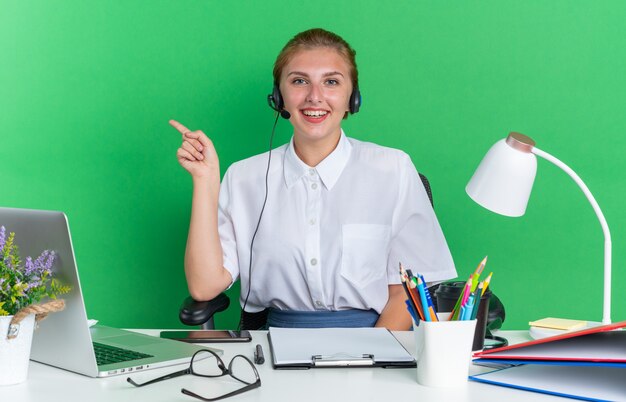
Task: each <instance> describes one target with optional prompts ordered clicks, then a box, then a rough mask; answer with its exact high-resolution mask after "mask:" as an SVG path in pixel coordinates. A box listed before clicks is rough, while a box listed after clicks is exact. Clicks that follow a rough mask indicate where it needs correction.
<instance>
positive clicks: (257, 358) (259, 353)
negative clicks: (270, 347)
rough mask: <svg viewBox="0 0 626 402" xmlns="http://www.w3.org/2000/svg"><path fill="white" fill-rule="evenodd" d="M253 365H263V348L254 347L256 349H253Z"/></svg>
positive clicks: (259, 346)
mask: <svg viewBox="0 0 626 402" xmlns="http://www.w3.org/2000/svg"><path fill="white" fill-rule="evenodd" d="M254 363H256V364H263V363H265V355H264V354H263V347H262V346H261V345H256V348H255V349H254Z"/></svg>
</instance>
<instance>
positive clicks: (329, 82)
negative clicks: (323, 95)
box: [326, 79, 339, 85]
mask: <svg viewBox="0 0 626 402" xmlns="http://www.w3.org/2000/svg"><path fill="white" fill-rule="evenodd" d="M326 83H327V84H328V85H339V81H337V80H333V79H330V80H326Z"/></svg>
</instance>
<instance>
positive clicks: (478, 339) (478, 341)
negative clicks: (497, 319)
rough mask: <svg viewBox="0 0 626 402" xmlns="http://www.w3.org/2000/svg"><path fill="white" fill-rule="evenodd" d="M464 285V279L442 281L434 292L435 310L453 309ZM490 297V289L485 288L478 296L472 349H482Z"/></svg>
mask: <svg viewBox="0 0 626 402" xmlns="http://www.w3.org/2000/svg"><path fill="white" fill-rule="evenodd" d="M464 287H465V282H464V281H454V282H445V283H442V284H441V285H440V286H439V288H438V289H437V291H436V292H435V298H436V299H437V311H440V312H451V311H452V309H454V305H455V304H456V301H457V299H458V298H459V296H460V295H461V293H462V292H463V288H464ZM490 299H491V290H489V289H487V291H486V292H485V294H483V295H482V297H481V298H480V304H479V306H478V314H477V315H476V330H475V331H474V340H473V342H472V350H482V349H483V347H484V346H485V333H486V330H487V318H488V316H489V302H490Z"/></svg>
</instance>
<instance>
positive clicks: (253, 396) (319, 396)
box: [0, 330, 565, 402]
mask: <svg viewBox="0 0 626 402" xmlns="http://www.w3.org/2000/svg"><path fill="white" fill-rule="evenodd" d="M140 332H144V333H148V334H155V335H156V334H158V331H155V330H144V331H140ZM394 334H395V335H396V337H397V338H398V339H399V340H400V342H402V344H403V345H404V346H405V347H406V348H407V350H408V351H410V352H414V349H415V347H414V337H413V332H408V331H407V332H395V333H394ZM499 335H500V336H505V337H507V338H508V339H509V341H510V342H511V343H518V342H521V341H525V340H529V339H530V338H529V337H528V334H527V332H526V331H501V332H500V333H499ZM252 336H253V340H252V342H250V343H239V344H224V343H220V344H211V345H212V346H214V347H218V348H220V349H223V350H224V356H223V359H224V361H225V362H226V364H228V361H229V359H230V358H231V357H232V356H234V355H235V354H244V355H246V356H248V357H249V358H250V359H252V356H253V352H254V347H255V345H256V344H257V343H260V344H261V345H263V352H264V354H265V357H266V362H265V364H263V365H259V366H257V368H258V371H259V375H260V377H261V382H262V384H261V387H260V388H257V389H254V390H251V391H248V392H246V393H244V394H241V395H237V396H234V397H231V398H228V399H227V400H231V401H233V402H237V401H289V402H293V401H298V402H299V401H304V402H306V401H315V402H320V401H323V402H332V401H348V402H352V401H356V402H361V401H372V402H381V401H382V402H386V401H410V400H414V401H423V402H432V401H455V402H465V401H480V402H488V401H494V402H495V401H497V402H501V401H506V402H515V401H529V400H532V401H564V400H565V399H563V398H559V397H552V396H549V395H544V394H539V393H531V392H527V391H519V390H514V389H510V388H505V387H498V386H492V385H486V384H480V383H476V382H471V381H470V382H468V384H467V385H466V386H464V387H462V388H457V389H438V388H427V387H422V386H420V385H419V384H417V379H416V372H415V369H383V368H346V369H341V368H339V369H337V368H333V369H311V370H274V369H272V365H271V362H270V359H271V356H270V350H269V346H268V343H267V335H266V332H265V331H252ZM182 368H184V366H173V367H169V368H163V369H157V370H148V371H145V372H143V373H137V374H133V378H134V379H136V380H137V381H144V380H148V379H151V378H154V377H157V376H159V375H163V374H166V373H168V372H172V371H175V370H181V369H182ZM470 371H471V373H472V374H476V373H479V372H484V371H489V370H488V369H485V368H482V367H478V366H472V367H471V369H470ZM239 385H240V384H238V383H236V382H235V381H234V380H232V379H230V377H223V378H218V379H206V378H199V377H195V376H190V375H186V376H183V377H179V378H175V379H171V380H167V381H163V382H160V383H157V384H154V385H149V386H146V387H145V388H135V387H133V386H132V385H130V384H128V383H127V382H126V376H116V377H110V378H101V379H96V378H89V377H85V376H82V375H79V374H74V373H70V372H67V371H63V370H59V369H56V368H53V367H49V366H46V365H43V364H40V363H35V362H31V363H30V367H29V372H28V380H27V381H26V383H23V384H18V385H13V386H8V387H0V401H2V402H5V401H6V402H42V401H53V402H55V401H64V402H65V401H67V402H73V401H76V402H78V401H80V402H87V401H89V402H92V401H93V402H99V401H116V402H118V401H119V402H124V401H151V402H152V401H154V402H158V401H167V402H175V401H186V402H192V401H197V399H195V398H192V397H189V396H186V395H183V394H182V393H181V392H180V389H181V388H183V387H185V388H187V389H189V390H191V391H194V392H197V393H199V394H200V395H203V396H205V397H209V398H210V397H213V396H217V395H218V394H222V393H225V392H228V391H231V390H233V389H235V388H237V387H239Z"/></svg>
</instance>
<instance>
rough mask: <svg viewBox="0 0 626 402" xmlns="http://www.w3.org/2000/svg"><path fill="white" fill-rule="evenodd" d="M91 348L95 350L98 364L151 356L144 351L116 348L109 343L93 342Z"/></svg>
mask: <svg viewBox="0 0 626 402" xmlns="http://www.w3.org/2000/svg"><path fill="white" fill-rule="evenodd" d="M93 348H94V350H95V352H96V362H97V363H98V366H103V365H105V364H113V363H121V362H127V361H130V360H138V359H143V358H146V357H153V356H151V355H147V354H145V353H139V352H135V351H133V350H128V349H123V348H118V347H115V346H110V345H103V344H101V343H98V342H93Z"/></svg>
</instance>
